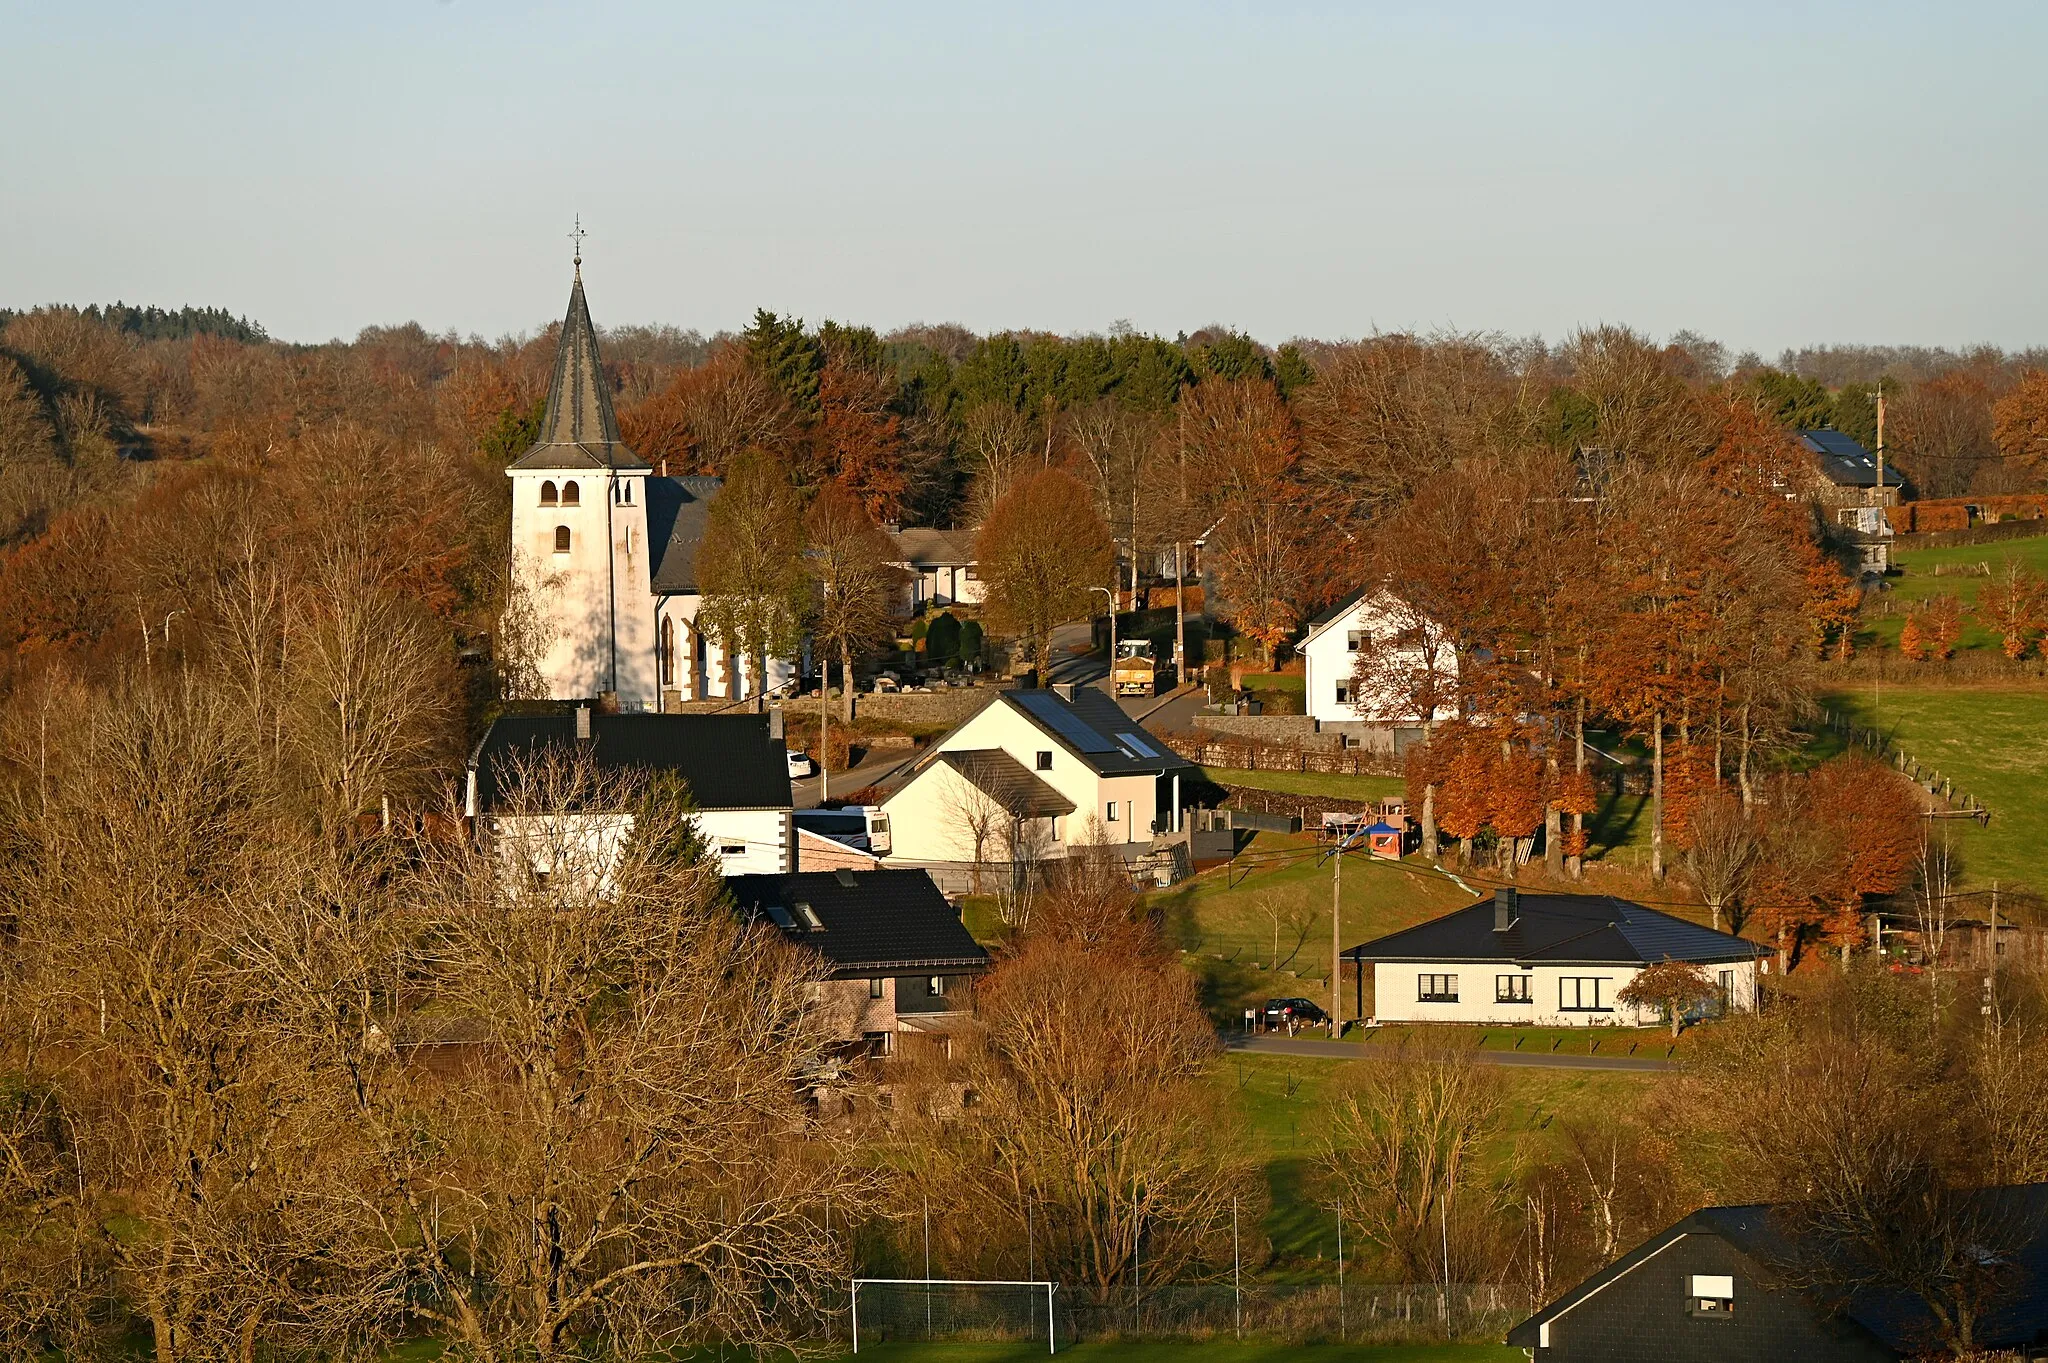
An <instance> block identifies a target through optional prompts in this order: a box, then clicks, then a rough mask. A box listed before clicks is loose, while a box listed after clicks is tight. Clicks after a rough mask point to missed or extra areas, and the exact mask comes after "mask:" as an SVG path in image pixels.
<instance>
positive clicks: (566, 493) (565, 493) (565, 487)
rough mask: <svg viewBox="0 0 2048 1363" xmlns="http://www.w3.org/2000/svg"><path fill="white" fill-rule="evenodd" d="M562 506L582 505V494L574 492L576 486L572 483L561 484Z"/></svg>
mask: <svg viewBox="0 0 2048 1363" xmlns="http://www.w3.org/2000/svg"><path fill="white" fill-rule="evenodd" d="M562 505H563V506H581V505H583V494H581V493H580V492H578V491H577V490H576V484H575V483H573V482H568V483H564V484H562Z"/></svg>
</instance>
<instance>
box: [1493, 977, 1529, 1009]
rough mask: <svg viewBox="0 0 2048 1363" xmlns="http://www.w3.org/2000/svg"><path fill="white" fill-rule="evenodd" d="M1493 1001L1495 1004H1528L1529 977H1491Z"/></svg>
mask: <svg viewBox="0 0 2048 1363" xmlns="http://www.w3.org/2000/svg"><path fill="white" fill-rule="evenodd" d="M1493 1001H1494V1002H1495V1003H1527V1002H1529V977H1528V976H1527V975H1495V976H1494V977H1493Z"/></svg>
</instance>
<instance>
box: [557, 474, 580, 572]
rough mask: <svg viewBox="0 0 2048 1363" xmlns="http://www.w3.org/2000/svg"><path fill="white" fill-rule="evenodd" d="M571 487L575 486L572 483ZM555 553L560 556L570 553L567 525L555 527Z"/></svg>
mask: <svg viewBox="0 0 2048 1363" xmlns="http://www.w3.org/2000/svg"><path fill="white" fill-rule="evenodd" d="M570 486H572V487H573V486H575V485H574V484H573V483H572V484H570ZM555 552H556V553H558V554H566V553H568V552H569V527H568V526H566V525H558V526H556V527H555Z"/></svg>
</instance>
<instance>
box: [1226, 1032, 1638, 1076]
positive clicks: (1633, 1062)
mask: <svg viewBox="0 0 2048 1363" xmlns="http://www.w3.org/2000/svg"><path fill="white" fill-rule="evenodd" d="M1223 1044H1224V1045H1225V1046H1227V1047H1228V1048H1229V1049H1231V1050H1233V1051H1251V1052H1252V1053H1254V1054H1256V1055H1301V1056H1314V1057H1316V1058H1317V1059H1321V1060H1364V1059H1367V1058H1368V1057H1370V1056H1372V1055H1373V1054H1374V1052H1373V1050H1372V1049H1371V1047H1369V1046H1362V1045H1360V1044H1358V1043H1357V1042H1355V1041H1316V1040H1313V1039H1310V1038H1307V1037H1284V1036H1234V1037H1226V1038H1224V1042H1223ZM1469 1054H1470V1055H1471V1056H1472V1058H1473V1059H1474V1060H1477V1061H1479V1062H1480V1063H1481V1064H1486V1065H1507V1066H1511V1067H1522V1068H1531V1069H1549V1070H1633V1071H1636V1072H1638V1073H1653V1074H1654V1073H1664V1072H1669V1071H1672V1070H1676V1069H1677V1068H1678V1067H1677V1066H1676V1065H1674V1064H1672V1063H1671V1062H1670V1061H1669V1060H1648V1059H1638V1058H1637V1057H1635V1056H1631V1055H1546V1054H1534V1053H1529V1052H1523V1051H1481V1050H1473V1051H1471V1052H1469Z"/></svg>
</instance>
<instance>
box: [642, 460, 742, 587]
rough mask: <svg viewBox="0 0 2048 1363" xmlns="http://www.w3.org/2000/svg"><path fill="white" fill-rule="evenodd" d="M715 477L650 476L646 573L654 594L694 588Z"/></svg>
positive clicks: (720, 484)
mask: <svg viewBox="0 0 2048 1363" xmlns="http://www.w3.org/2000/svg"><path fill="white" fill-rule="evenodd" d="M724 486H725V484H724V482H723V481H722V480H721V479H717V478H649V479H648V480H647V542H648V543H649V544H650V545H652V546H653V547H654V554H653V557H652V558H651V560H650V561H649V563H648V572H649V574H650V580H651V583H652V586H653V589H654V594H655V595H656V596H687V595H690V594H691V593H693V592H695V591H696V590H697V546H698V545H699V544H700V543H701V542H702V541H703V539H704V522H705V518H706V516H707V515H708V513H709V512H710V509H711V503H712V502H713V500H715V499H716V498H717V496H718V490H719V489H720V488H721V487H724Z"/></svg>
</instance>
